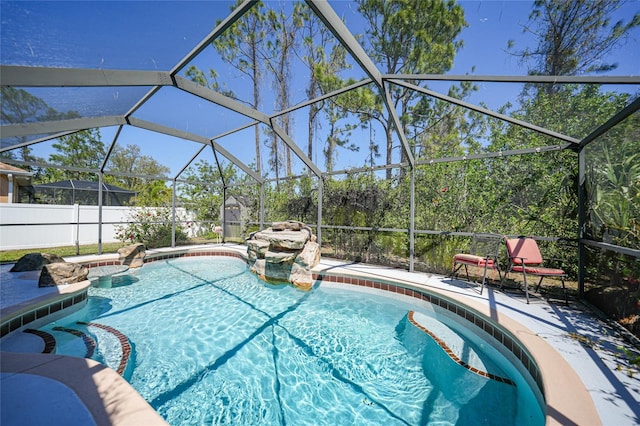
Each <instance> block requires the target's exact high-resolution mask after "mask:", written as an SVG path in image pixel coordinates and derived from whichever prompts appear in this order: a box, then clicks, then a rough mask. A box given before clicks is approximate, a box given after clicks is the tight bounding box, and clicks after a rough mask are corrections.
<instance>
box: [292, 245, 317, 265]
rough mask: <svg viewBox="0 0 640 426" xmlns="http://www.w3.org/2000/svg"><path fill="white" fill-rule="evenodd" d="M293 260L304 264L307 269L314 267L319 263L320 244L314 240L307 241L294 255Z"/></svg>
mask: <svg viewBox="0 0 640 426" xmlns="http://www.w3.org/2000/svg"><path fill="white" fill-rule="evenodd" d="M295 262H296V263H297V264H298V265H301V266H306V267H307V268H308V269H311V268H313V267H315V266H316V265H317V264H318V263H320V245H319V244H318V243H316V242H315V241H309V242H307V244H305V246H304V249H302V251H301V252H300V254H299V255H298V256H297V257H296V260H295Z"/></svg>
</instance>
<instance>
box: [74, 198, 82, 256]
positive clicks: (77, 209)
mask: <svg viewBox="0 0 640 426" xmlns="http://www.w3.org/2000/svg"><path fill="white" fill-rule="evenodd" d="M73 222H74V223H75V225H76V226H75V238H74V242H75V246H76V256H77V255H79V254H80V204H74V205H73Z"/></svg>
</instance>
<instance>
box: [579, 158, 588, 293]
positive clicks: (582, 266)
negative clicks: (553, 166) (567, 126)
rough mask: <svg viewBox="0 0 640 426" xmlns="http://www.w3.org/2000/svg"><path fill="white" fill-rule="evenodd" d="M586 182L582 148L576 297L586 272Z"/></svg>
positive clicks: (581, 290)
mask: <svg viewBox="0 0 640 426" xmlns="http://www.w3.org/2000/svg"><path fill="white" fill-rule="evenodd" d="M586 185H587V182H586V163H585V152H584V148H583V149H581V150H580V151H579V152H578V297H580V298H583V297H584V281H585V275H586V272H587V262H586V259H585V257H586V255H587V250H586V247H585V245H584V243H583V242H582V239H583V238H584V237H585V231H586V229H585V227H586V223H587V187H586Z"/></svg>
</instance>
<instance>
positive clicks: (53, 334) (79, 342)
mask: <svg viewBox="0 0 640 426" xmlns="http://www.w3.org/2000/svg"><path fill="white" fill-rule="evenodd" d="M75 325H76V326H77V327H74V328H71V327H62V326H56V327H53V328H52V329H51V331H43V330H35V329H26V330H24V333H28V334H30V335H34V336H37V337H39V338H40V339H42V341H43V344H41V345H34V344H33V342H31V343H29V341H28V340H27V337H26V335H25V337H24V339H23V338H21V336H20V335H16V336H14V338H13V339H12V340H11V341H10V342H9V344H8V345H7V346H8V347H6V346H5V348H3V349H5V350H11V347H14V349H15V350H16V351H18V352H25V351H27V352H31V351H34V352H35V351H37V352H42V353H49V354H58V355H68V356H76V357H82V358H91V359H94V360H96V361H99V362H101V363H103V364H105V365H106V366H108V367H110V368H112V369H113V370H115V371H116V372H117V373H118V374H120V375H124V374H125V371H126V369H127V365H128V363H129V360H130V358H131V352H132V351H131V344H130V343H129V339H128V338H127V336H125V335H124V334H123V333H121V332H120V331H118V330H117V329H115V328H113V327H110V326H108V325H104V324H100V323H93V322H89V323H87V322H77V323H76V324H75ZM30 339H33V337H31V338H30ZM22 341H25V342H24V343H22ZM36 343H37V342H36ZM27 348H31V349H27Z"/></svg>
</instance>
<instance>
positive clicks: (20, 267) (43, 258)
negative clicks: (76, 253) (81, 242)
mask: <svg viewBox="0 0 640 426" xmlns="http://www.w3.org/2000/svg"><path fill="white" fill-rule="evenodd" d="M64 262H65V260H64V259H63V258H61V257H60V256H58V255H57V254H51V253H29V254H25V255H24V256H22V257H21V258H20V259H19V260H18V261H17V262H16V264H15V265H13V268H11V270H10V271H9V272H24V271H39V270H41V269H42V267H43V266H44V265H48V264H50V263H64Z"/></svg>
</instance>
